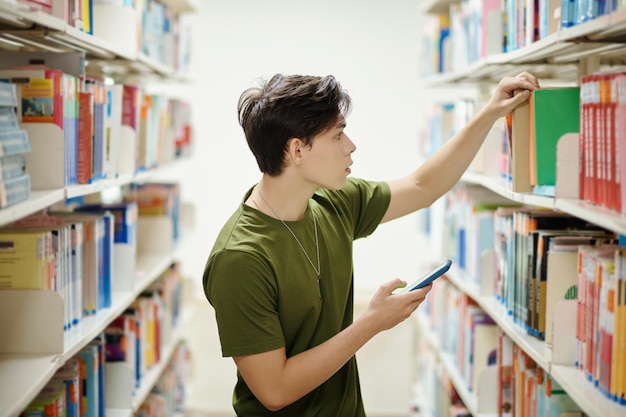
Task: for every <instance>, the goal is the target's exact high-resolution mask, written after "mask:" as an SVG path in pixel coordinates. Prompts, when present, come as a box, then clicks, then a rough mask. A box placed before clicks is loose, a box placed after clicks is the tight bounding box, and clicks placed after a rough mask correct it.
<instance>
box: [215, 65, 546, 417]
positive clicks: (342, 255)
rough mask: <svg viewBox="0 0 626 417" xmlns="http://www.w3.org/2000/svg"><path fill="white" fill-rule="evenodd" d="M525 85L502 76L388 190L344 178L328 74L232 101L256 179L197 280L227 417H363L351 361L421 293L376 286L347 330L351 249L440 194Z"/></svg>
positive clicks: (338, 109) (342, 137) (348, 156)
mask: <svg viewBox="0 0 626 417" xmlns="http://www.w3.org/2000/svg"><path fill="white" fill-rule="evenodd" d="M536 88H538V83H537V80H536V79H535V77H533V76H532V75H530V74H528V73H521V74H519V75H518V76H516V77H512V78H504V79H503V80H502V81H501V82H500V83H499V84H498V87H497V89H496V91H495V93H494V95H493V96H492V97H491V99H490V101H489V102H488V103H487V104H486V105H485V107H484V108H483V109H482V110H481V111H480V113H479V114H478V115H477V116H476V117H474V119H473V120H472V121H471V122H470V123H469V124H468V125H467V126H466V127H465V128H464V129H462V130H461V131H460V132H459V133H458V134H457V135H456V136H455V137H454V138H451V139H450V140H449V141H448V142H447V143H446V144H445V145H444V146H442V147H441V149H439V150H438V151H437V152H436V153H435V154H434V155H432V157H430V158H429V159H428V160H427V161H426V162H425V163H424V164H422V165H421V166H420V167H419V168H417V170H415V171H414V172H413V173H411V174H409V175H408V176H406V177H404V178H399V179H396V180H393V181H389V182H370V181H364V180H361V179H356V178H351V177H349V174H350V165H352V153H353V152H354V151H355V149H356V147H355V145H354V143H353V142H352V141H351V140H350V138H349V137H348V136H347V135H346V133H345V132H344V128H345V127H346V121H345V117H346V115H347V114H348V112H349V110H350V98H349V96H348V95H347V93H346V92H345V91H343V90H342V88H341V86H340V85H339V83H338V82H337V81H336V80H335V78H334V77H332V76H327V77H313V76H300V75H294V76H283V75H280V74H279V75H275V76H274V77H273V78H272V79H271V80H269V81H268V82H267V83H265V84H264V85H263V86H261V87H259V88H252V89H249V90H247V91H245V92H244V93H243V94H242V96H241V98H240V100H239V122H240V124H241V126H242V127H243V130H244V133H245V136H246V139H247V141H248V145H249V146H250V149H251V150H252V153H253V154H254V156H255V157H256V160H257V163H258V165H259V168H260V170H261V172H262V177H261V180H260V181H259V183H258V184H256V185H254V186H253V187H252V188H250V189H249V190H248V191H247V193H246V194H245V196H244V197H243V201H242V203H241V205H240V206H239V207H238V208H237V210H236V211H235V213H234V214H233V215H232V217H231V218H230V219H229V220H228V221H227V223H226V224H225V225H224V227H223V229H222V231H221V233H220V234H219V236H218V238H217V240H216V242H215V245H214V247H213V250H212V251H211V254H210V256H209V259H208V261H207V264H206V269H205V272H204V277H203V283H204V288H205V293H206V296H207V298H208V300H209V301H210V303H211V304H212V305H213V307H214V309H215V314H216V319H217V324H218V329H219V334H220V340H221V345H222V353H223V355H224V356H231V357H232V358H233V360H234V361H235V364H236V365H237V370H238V372H237V377H238V380H237V384H236V387H235V391H234V395H233V406H234V408H235V411H236V412H237V415H238V416H298V417H305V416H323V417H330V416H333V417H344V416H345V417H348V416H349V417H356V416H365V411H364V409H363V402H362V399H361V395H360V388H359V380H358V372H357V365H356V360H355V353H356V352H357V351H358V350H359V348H361V347H362V346H363V345H364V344H365V343H366V342H367V341H369V340H370V339H371V338H372V337H373V336H375V335H376V334H378V333H380V332H381V331H384V330H387V329H390V328H392V327H394V326H395V325H397V324H398V323H400V322H402V321H403V320H405V319H406V318H407V317H409V315H410V314H411V313H412V312H413V311H414V310H415V309H416V308H417V307H418V306H419V305H420V303H421V302H422V301H423V300H424V298H425V297H426V294H427V293H428V292H429V291H430V288H431V286H430V285H429V286H427V287H425V288H423V289H420V290H416V291H413V292H407V293H402V294H396V293H394V290H396V289H397V288H400V287H402V286H403V285H404V283H403V282H402V281H401V280H399V279H395V280H392V281H389V282H387V283H385V284H383V285H381V286H380V288H379V289H378V291H377V292H376V293H375V294H374V296H373V298H372V300H371V301H370V304H369V307H368V308H367V310H366V311H365V312H364V314H362V315H361V316H360V317H359V318H358V319H357V320H355V321H354V322H353V317H352V314H353V306H352V302H353V299H352V296H353V274H352V272H353V269H352V242H353V241H354V240H355V239H358V238H361V237H365V236H367V235H369V234H371V233H372V232H373V231H374V230H375V229H376V227H377V226H378V225H379V224H380V223H383V222H386V221H389V220H393V219H396V218H398V217H401V216H404V215H406V214H409V213H412V212H414V211H416V210H418V209H420V208H423V207H427V206H429V205H430V204H432V203H433V202H434V201H435V200H436V199H437V198H439V197H440V196H441V195H443V194H444V193H445V192H447V191H448V190H449V189H450V188H451V187H452V186H453V185H454V184H455V183H456V182H457V181H458V180H459V178H460V177H461V175H462V173H463V172H464V171H465V169H466V168H467V166H468V165H469V163H470V162H471V161H472V159H473V157H474V155H475V154H476V152H477V151H478V149H479V148H480V146H481V144H482V142H483V140H484V138H485V136H486V135H487V132H488V131H489V129H490V128H491V126H492V124H493V123H494V122H495V120H496V119H497V118H499V117H501V116H504V115H505V114H507V113H508V112H510V111H511V110H513V108H514V107H516V106H517V105H518V104H519V103H521V102H522V101H524V100H526V99H527V98H528V93H529V91H530V90H534V89H536ZM515 90H522V91H523V93H522V94H517V95H515V96H513V91H515ZM442 166H445V167H446V169H445V170H442V169H440V167H442Z"/></svg>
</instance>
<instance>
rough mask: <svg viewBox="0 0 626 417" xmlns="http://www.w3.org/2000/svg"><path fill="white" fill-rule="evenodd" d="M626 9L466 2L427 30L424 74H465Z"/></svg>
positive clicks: (616, 2) (562, 1)
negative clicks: (470, 68)
mask: <svg viewBox="0 0 626 417" xmlns="http://www.w3.org/2000/svg"><path fill="white" fill-rule="evenodd" d="M624 8H626V2H625V1H622V0H532V1H516V0H463V1H461V2H458V3H457V2H453V3H452V4H450V7H449V10H448V12H447V13H443V14H437V15H432V16H430V17H429V19H428V21H427V22H426V24H425V26H424V33H423V39H424V40H423V45H424V48H423V53H424V61H423V62H424V68H423V73H424V75H427V76H428V75H432V74H438V73H444V72H449V71H457V70H463V69H464V68H466V67H467V66H468V65H469V64H472V63H474V62H476V61H478V60H480V59H483V58H485V57H487V56H490V55H494V54H498V53H504V52H510V51H514V50H516V49H519V48H522V47H524V46H527V45H530V44H532V43H533V42H536V41H538V40H540V39H544V38H546V37H547V36H549V35H551V34H553V33H556V32H558V31H559V30H561V29H565V28H568V27H572V26H575V25H577V24H580V23H584V22H587V21H590V20H593V19H595V18H597V17H599V16H603V15H608V14H611V13H614V12H616V11H618V10H621V9H624Z"/></svg>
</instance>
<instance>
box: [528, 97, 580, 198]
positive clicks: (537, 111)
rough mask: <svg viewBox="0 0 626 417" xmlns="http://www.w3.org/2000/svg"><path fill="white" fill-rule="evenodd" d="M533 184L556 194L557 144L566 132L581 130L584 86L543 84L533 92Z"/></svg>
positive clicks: (539, 189) (535, 189)
mask: <svg viewBox="0 0 626 417" xmlns="http://www.w3.org/2000/svg"><path fill="white" fill-rule="evenodd" d="M530 102H531V104H530V106H531V107H532V112H531V113H530V115H529V116H530V117H531V123H530V125H531V127H532V129H533V131H532V132H530V138H531V144H530V145H531V147H532V149H531V155H532V157H533V159H531V161H530V166H531V172H530V177H531V184H532V185H533V186H534V192H535V193H539V194H546V195H550V196H554V186H555V185H556V146H557V143H558V141H559V139H560V138H561V136H563V135H564V134H566V133H578V132H579V131H580V88H579V87H564V88H541V89H538V90H535V91H533V92H532V93H531V96H530Z"/></svg>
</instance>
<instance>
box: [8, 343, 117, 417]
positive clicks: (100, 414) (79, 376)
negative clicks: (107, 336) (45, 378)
mask: <svg viewBox="0 0 626 417" xmlns="http://www.w3.org/2000/svg"><path fill="white" fill-rule="evenodd" d="M104 364H105V358H104V338H103V337H102V335H99V336H98V337H96V338H95V339H94V340H93V341H91V342H90V343H88V344H87V346H85V347H84V348H82V349H81V350H80V351H79V352H78V353H77V354H76V355H74V356H73V357H71V358H70V359H69V360H68V361H67V362H65V363H64V364H63V366H61V368H59V370H58V371H57V372H56V373H55V374H54V376H53V377H52V379H50V381H49V382H48V383H47V384H46V386H45V387H44V388H43V389H42V390H41V391H40V392H39V394H38V395H37V397H36V398H35V399H34V400H33V401H32V402H31V403H30V404H29V405H28V406H27V407H26V409H25V410H24V411H23V412H22V413H21V414H20V416H21V417H27V416H29V417H30V416H33V417H35V416H36V417H56V416H67V417H104V416H105V412H106V397H105V369H104Z"/></svg>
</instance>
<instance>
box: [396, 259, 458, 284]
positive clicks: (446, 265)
mask: <svg viewBox="0 0 626 417" xmlns="http://www.w3.org/2000/svg"><path fill="white" fill-rule="evenodd" d="M451 265H452V261H451V260H450V259H446V260H445V261H443V262H442V263H440V264H439V265H438V266H437V267H436V268H435V269H433V270H432V271H430V272H429V273H428V274H426V275H425V276H423V277H422V278H420V279H418V280H417V281H415V282H414V283H412V284H411V285H407V286H406V287H405V288H404V289H403V290H402V291H401V292H409V291H415V290H418V289H420V288H423V287H425V286H427V285H428V284H430V283H431V282H433V281H434V280H436V279H437V278H439V277H440V276H442V275H443V274H445V273H446V272H447V271H448V269H450V266H451Z"/></svg>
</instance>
